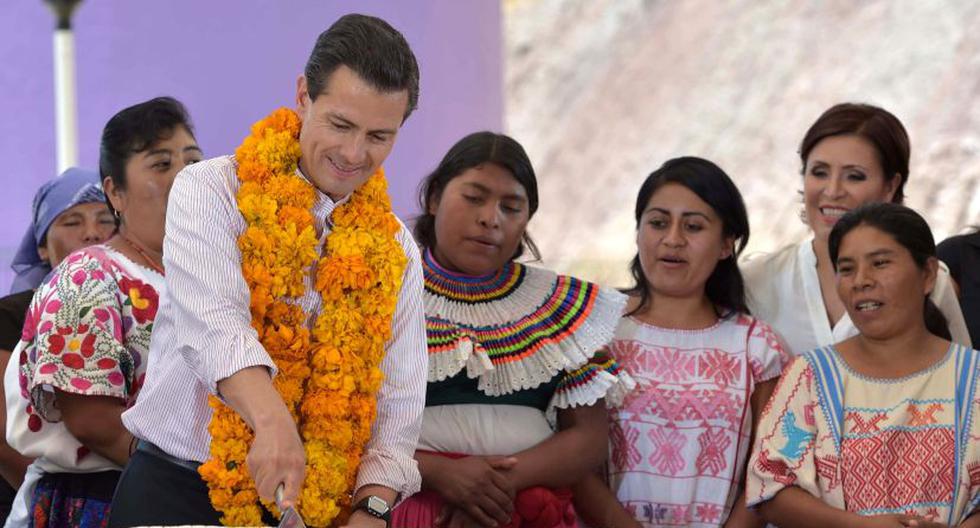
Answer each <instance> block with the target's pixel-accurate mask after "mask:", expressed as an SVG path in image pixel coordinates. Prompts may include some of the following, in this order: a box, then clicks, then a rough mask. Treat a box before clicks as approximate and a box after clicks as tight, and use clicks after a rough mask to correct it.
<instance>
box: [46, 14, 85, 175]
mask: <svg viewBox="0 0 980 528" xmlns="http://www.w3.org/2000/svg"><path fill="white" fill-rule="evenodd" d="M79 2H80V0H45V3H46V4H48V7H50V8H51V9H52V10H53V11H54V14H55V18H56V25H55V30H54V104H55V127H56V128H55V130H56V131H57V134H56V137H57V148H58V150H57V154H58V157H57V160H58V174H61V173H62V172H64V171H65V170H66V169H68V168H69V167H74V166H76V165H78V105H77V100H76V95H75V94H76V88H75V35H74V33H73V32H72V30H71V16H72V13H74V11H75V8H76V7H77V6H78V3H79Z"/></svg>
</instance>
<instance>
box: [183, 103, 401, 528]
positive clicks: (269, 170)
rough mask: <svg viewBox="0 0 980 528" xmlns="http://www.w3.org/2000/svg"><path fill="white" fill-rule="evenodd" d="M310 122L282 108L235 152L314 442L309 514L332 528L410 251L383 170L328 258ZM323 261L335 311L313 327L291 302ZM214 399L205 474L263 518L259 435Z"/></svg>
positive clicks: (243, 514) (265, 308) (250, 272)
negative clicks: (303, 172)
mask: <svg viewBox="0 0 980 528" xmlns="http://www.w3.org/2000/svg"><path fill="white" fill-rule="evenodd" d="M299 130H300V121H299V117H298V116H297V115H296V114H295V113H294V112H293V111H291V110H288V109H285V108H281V109H279V110H276V111H275V112H273V113H272V114H270V115H269V116H268V117H266V118H265V119H263V120H261V121H259V122H258V123H255V125H253V126H252V133H251V135H249V136H248V137H246V138H245V140H244V141H243V142H242V144H241V146H239V147H238V149H237V150H236V151H235V158H236V161H237V163H238V177H239V179H240V180H241V187H240V188H239V191H238V196H237V200H238V209H239V211H241V213H242V216H243V217H244V218H245V222H246V225H247V227H246V229H245V232H244V233H243V234H242V235H241V236H240V237H239V239H238V247H239V249H240V250H241V253H242V274H243V276H244V277H245V281H246V283H247V284H248V287H249V290H250V292H251V313H252V326H253V327H254V328H255V330H256V331H257V332H258V335H259V340H260V341H261V343H262V345H263V346H264V347H265V349H266V351H267V352H268V353H269V355H270V356H271V357H272V359H273V360H274V361H275V363H276V366H277V367H278V369H279V374H278V375H277V376H276V378H275V380H274V384H275V386H276V389H277V390H278V391H279V394H280V395H281V396H282V398H283V401H284V402H285V403H286V406H287V408H288V409H289V411H290V412H291V413H292V415H293V418H294V419H295V420H296V423H297V425H298V427H299V431H300V434H301V435H302V438H303V442H304V445H305V448H306V480H305V481H304V483H303V488H302V490H301V491H300V497H299V501H298V508H299V512H300V514H301V515H302V516H303V519H304V520H305V521H306V523H307V524H308V525H310V526H329V525H330V524H331V522H333V520H334V519H335V518H337V516H338V515H339V514H340V512H341V511H342V510H343V509H345V508H348V507H349V506H350V493H351V491H352V490H353V487H354V484H355V479H356V476H357V468H358V464H359V462H360V458H361V452H362V450H363V447H364V445H365V444H366V443H367V441H368V439H369V437H370V435H371V424H372V423H373V421H374V416H375V395H376V394H377V392H378V389H379V388H380V387H381V381H382V378H383V376H382V373H381V370H380V368H379V367H380V365H381V361H382V359H383V358H384V352H385V350H384V345H385V342H387V341H388V339H389V338H390V337H391V318H392V315H393V314H394V312H395V305H396V303H397V300H398V291H399V289H400V287H401V278H402V272H403V271H404V269H405V264H406V257H405V253H404V250H403V249H402V247H401V245H400V244H399V242H398V241H397V239H396V238H395V235H396V233H397V232H398V230H399V223H398V221H397V220H396V219H395V217H394V215H393V214H392V212H391V203H390V200H389V198H388V194H387V184H386V182H385V177H384V172H383V171H382V170H381V169H379V170H378V172H377V173H376V174H374V175H373V176H371V178H370V179H368V181H367V182H366V183H365V184H364V185H363V186H361V187H360V188H359V189H358V190H356V191H355V192H354V193H353V194H352V195H351V197H350V200H349V201H348V202H347V203H345V204H342V205H340V206H338V207H337V208H336V209H335V210H334V212H333V215H332V217H331V219H332V220H333V230H332V231H331V233H330V235H329V236H328V237H327V240H326V243H325V244H324V248H323V256H322V258H320V260H319V261H317V260H316V259H317V256H318V255H317V237H316V232H315V230H314V227H313V216H312V214H311V213H310V209H311V208H312V207H313V204H314V201H315V200H316V192H315V191H314V189H313V186H312V185H310V183H309V182H307V181H306V180H305V179H304V178H302V177H301V176H298V175H297V174H296V166H297V163H298V161H299V157H300V147H299ZM314 263H316V270H317V271H316V276H315V278H314V285H315V288H316V290H317V292H318V293H319V294H320V297H321V299H322V301H323V307H322V309H321V311H320V315H319V316H318V317H317V319H316V321H315V323H314V325H313V327H312V329H310V328H308V326H307V324H306V316H305V314H304V313H303V311H302V309H301V308H300V307H299V306H297V305H296V304H294V302H291V301H294V300H295V298H297V297H299V296H301V295H302V294H303V291H304V283H303V280H304V278H305V277H306V276H307V275H309V274H310V272H311V269H312V266H313V264H314ZM210 405H211V407H212V408H213V410H214V413H213V415H212V418H211V423H210V425H209V431H210V432H211V458H210V459H209V460H208V461H207V462H205V463H204V464H203V465H201V468H200V470H199V471H200V473H201V476H202V477H203V478H204V480H205V481H206V482H207V483H208V487H209V489H210V498H211V503H212V504H213V505H214V507H215V509H217V510H218V511H220V512H221V513H222V517H221V522H222V523H224V524H225V525H228V526H232V525H234V526H257V525H261V524H262V520H261V508H260V506H259V502H258V493H257V492H256V490H255V485H254V483H253V482H252V479H251V477H250V476H249V474H248V470H247V468H246V466H245V457H246V455H247V454H248V447H249V445H250V443H251V441H252V431H251V430H249V428H248V426H247V425H246V424H245V422H244V421H243V420H242V419H241V417H239V416H238V414H237V413H236V412H235V411H233V410H232V409H230V408H229V407H226V406H225V405H224V404H223V403H221V401H220V400H218V399H217V398H214V397H212V398H211V400H210ZM267 506H269V507H270V508H271V507H272V506H273V505H267Z"/></svg>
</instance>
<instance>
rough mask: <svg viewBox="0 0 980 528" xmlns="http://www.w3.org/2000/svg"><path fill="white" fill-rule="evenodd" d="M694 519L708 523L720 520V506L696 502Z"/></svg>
mask: <svg viewBox="0 0 980 528" xmlns="http://www.w3.org/2000/svg"><path fill="white" fill-rule="evenodd" d="M694 520H697V521H701V522H709V523H716V522H721V506H718V505H717V504H707V503H702V504H697V505H696V509H695V514H694Z"/></svg>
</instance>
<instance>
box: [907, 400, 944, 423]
mask: <svg viewBox="0 0 980 528" xmlns="http://www.w3.org/2000/svg"><path fill="white" fill-rule="evenodd" d="M941 410H943V406H942V404H939V403H932V404H929V407H926V410H924V411H920V410H919V408H918V407H917V406H916V405H915V404H914V403H910V404H909V406H908V407H906V409H905V411H906V412H907V413H909V425H910V426H912V427H921V426H923V425H932V424H934V423H936V416H935V415H936V412H937V411H941Z"/></svg>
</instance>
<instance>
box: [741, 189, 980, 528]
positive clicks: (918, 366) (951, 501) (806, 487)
mask: <svg viewBox="0 0 980 528" xmlns="http://www.w3.org/2000/svg"><path fill="white" fill-rule="evenodd" d="M827 242H828V253H829V257H830V261H831V263H832V265H833V269H834V271H835V273H836V290H837V295H838V296H839V297H840V300H841V302H842V303H843V305H844V309H845V310H847V313H848V315H849V316H850V317H851V319H852V320H853V321H854V324H855V326H856V327H857V330H858V334H857V335H855V336H854V337H851V338H848V339H845V340H844V341H841V342H839V343H837V344H833V345H827V346H824V347H821V348H817V349H815V350H812V351H810V352H806V353H804V354H803V355H802V356H800V357H797V358H795V359H794V360H793V363H791V364H790V365H789V366H788V367H787V369H786V371H785V372H784V373H783V379H782V381H780V384H779V387H778V388H777V389H776V392H775V394H773V396H772V399H771V400H770V402H769V405H768V406H767V408H766V413H765V414H764V415H763V417H762V419H761V421H760V423H759V427H758V438H759V441H758V443H757V444H756V446H755V449H754V452H753V455H752V460H751V462H750V465H749V476H748V479H747V491H746V496H747V498H748V501H749V504H750V505H753V506H756V507H758V509H759V511H760V512H761V513H762V514H763V516H765V517H766V518H767V520H769V521H770V522H772V523H774V524H777V525H779V526H794V527H799V528H807V527H818V526H819V527H823V526H868V527H878V526H882V527H885V526H894V527H900V526H920V527H943V526H972V527H976V526H980V515H973V514H974V512H975V511H976V508H977V506H978V504H980V479H978V478H977V474H976V473H977V472H976V468H977V467H980V444H978V443H977V442H976V440H975V439H976V438H977V437H978V435H980V420H977V413H978V412H980V398H978V396H980V394H978V392H977V385H978V383H977V381H978V378H980V352H978V351H976V350H972V349H970V348H969V347H966V346H963V345H961V344H957V343H952V342H950V340H949V331H948V328H947V325H946V321H945V319H944V318H943V315H942V313H941V312H940V311H939V310H938V309H937V308H936V306H935V304H934V303H933V301H932V297H931V295H930V294H931V293H932V292H933V290H934V289H935V287H936V284H937V282H936V280H937V274H938V270H939V260H938V259H937V258H936V245H935V242H934V241H933V238H932V233H931V232H930V230H929V226H928V225H927V224H926V222H925V220H923V219H922V217H921V216H919V215H918V214H917V213H916V212H915V211H913V210H911V209H909V208H907V207H903V206H901V205H898V204H893V203H875V204H867V205H864V206H861V207H858V208H857V209H854V210H853V211H850V212H848V213H847V214H845V215H844V216H843V217H842V218H841V219H840V220H839V221H837V222H836V223H835V225H834V227H833V229H832V230H831V232H830V234H829V236H828V241H827Z"/></svg>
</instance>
